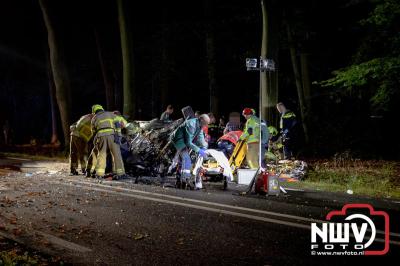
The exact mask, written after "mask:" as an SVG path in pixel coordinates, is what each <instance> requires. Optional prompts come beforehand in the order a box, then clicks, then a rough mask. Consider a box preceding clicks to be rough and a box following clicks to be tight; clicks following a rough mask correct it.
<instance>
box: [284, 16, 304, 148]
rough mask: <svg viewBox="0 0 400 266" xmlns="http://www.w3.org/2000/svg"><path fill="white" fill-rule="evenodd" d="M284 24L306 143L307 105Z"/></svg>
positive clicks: (291, 39)
mask: <svg viewBox="0 0 400 266" xmlns="http://www.w3.org/2000/svg"><path fill="white" fill-rule="evenodd" d="M286 26H287V28H286V29H287V35H288V42H289V50H290V57H291V61H292V67H293V73H294V78H295V81H296V88H297V95H298V97H299V105H300V112H301V118H302V125H303V131H304V138H305V141H306V143H308V141H309V138H308V127H307V107H306V104H305V100H304V91H303V86H302V79H301V75H300V71H299V67H298V64H297V58H296V48H295V45H294V43H293V37H292V32H291V29H290V25H289V23H286Z"/></svg>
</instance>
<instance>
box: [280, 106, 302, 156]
mask: <svg viewBox="0 0 400 266" xmlns="http://www.w3.org/2000/svg"><path fill="white" fill-rule="evenodd" d="M276 109H278V112H279V113H280V114H281V120H280V123H279V129H280V134H281V136H282V144H283V157H284V159H285V160H288V159H291V158H292V157H293V147H294V143H295V137H296V136H295V134H294V131H295V126H296V124H297V119H296V115H295V114H294V113H293V112H292V111H290V110H289V109H287V108H286V106H285V105H284V104H283V103H281V102H279V103H278V104H277V105H276Z"/></svg>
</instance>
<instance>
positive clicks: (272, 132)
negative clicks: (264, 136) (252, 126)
mask: <svg viewBox="0 0 400 266" xmlns="http://www.w3.org/2000/svg"><path fill="white" fill-rule="evenodd" d="M268 132H269V134H270V135H271V136H272V137H275V136H276V135H278V133H279V132H278V130H277V129H276V127H274V126H269V127H268Z"/></svg>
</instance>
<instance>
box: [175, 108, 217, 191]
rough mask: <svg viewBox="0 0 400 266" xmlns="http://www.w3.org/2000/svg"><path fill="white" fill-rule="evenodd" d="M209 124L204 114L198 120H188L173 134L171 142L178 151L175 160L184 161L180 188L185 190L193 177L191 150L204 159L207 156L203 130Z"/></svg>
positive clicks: (179, 183)
mask: <svg viewBox="0 0 400 266" xmlns="http://www.w3.org/2000/svg"><path fill="white" fill-rule="evenodd" d="M209 123H210V118H209V117H208V115H206V114H202V115H200V116H199V117H198V118H192V119H188V120H186V121H185V122H184V123H183V124H182V125H180V126H179V127H178V128H177V129H176V130H175V131H174V132H173V133H172V134H171V137H170V140H171V142H172V143H173V144H174V146H175V148H176V150H177V154H176V156H175V158H179V157H180V158H181V160H182V161H181V162H182V168H181V169H182V170H181V177H180V179H178V180H177V184H176V185H177V187H178V188H180V187H182V188H183V189H185V188H186V184H187V183H188V182H189V179H190V177H191V169H192V160H191V158H190V155H189V150H190V149H191V150H193V151H194V152H196V153H198V154H199V155H200V156H202V157H206V156H207V152H206V149H207V142H206V141H205V138H204V132H203V130H202V128H203V127H204V126H207V125H208V124H209Z"/></svg>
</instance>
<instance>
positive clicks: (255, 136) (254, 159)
mask: <svg viewBox="0 0 400 266" xmlns="http://www.w3.org/2000/svg"><path fill="white" fill-rule="evenodd" d="M242 115H243V116H244V117H245V118H246V120H247V122H246V125H245V128H244V130H243V134H242V135H241V136H240V140H245V141H246V144H247V154H246V161H247V165H248V166H249V167H250V168H258V167H259V163H258V161H259V157H258V155H259V150H260V147H259V145H260V119H259V118H258V117H257V116H256V115H255V111H254V109H251V108H245V109H244V110H243V112H242ZM268 139H269V133H268V129H267V124H266V123H265V122H264V121H261V156H262V157H261V162H262V165H261V166H262V167H265V158H264V156H265V149H266V146H267V143H268Z"/></svg>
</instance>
